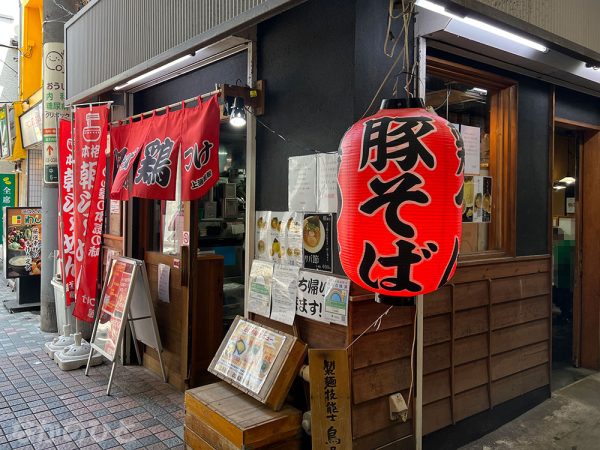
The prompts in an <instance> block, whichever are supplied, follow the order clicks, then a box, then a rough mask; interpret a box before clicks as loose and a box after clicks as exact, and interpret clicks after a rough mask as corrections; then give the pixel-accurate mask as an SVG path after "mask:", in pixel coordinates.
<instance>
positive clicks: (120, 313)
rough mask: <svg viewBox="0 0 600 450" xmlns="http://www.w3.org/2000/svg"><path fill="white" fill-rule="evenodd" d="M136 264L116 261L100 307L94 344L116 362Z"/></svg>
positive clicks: (122, 260) (121, 260)
mask: <svg viewBox="0 0 600 450" xmlns="http://www.w3.org/2000/svg"><path fill="white" fill-rule="evenodd" d="M134 269H135V263H134V262H129V261H127V260H124V259H116V260H114V262H113V264H112V267H111V269H110V273H109V276H108V280H107V282H106V288H105V289H104V295H103V297H102V300H101V305H100V311H99V314H100V317H99V319H98V328H97V329H96V334H95V336H94V340H93V343H94V344H95V346H96V347H97V349H98V350H99V351H100V352H101V353H102V354H104V356H106V357H107V358H109V359H110V360H114V357H115V353H116V349H117V345H118V343H119V339H120V337H121V333H122V332H123V323H124V319H125V311H126V306H127V301H128V299H129V293H130V291H131V287H132V284H133V283H132V281H133V272H134Z"/></svg>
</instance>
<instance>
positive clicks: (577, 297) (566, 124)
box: [549, 115, 600, 369]
mask: <svg viewBox="0 0 600 450" xmlns="http://www.w3.org/2000/svg"><path fill="white" fill-rule="evenodd" d="M556 127H560V128H563V129H568V130H574V131H578V132H580V133H581V134H582V135H583V137H584V142H586V141H589V139H590V138H592V137H594V136H595V135H597V134H598V133H599V132H600V126H598V125H593V124H589V123H585V122H579V121H574V120H570V119H566V118H562V117H557V116H556V115H554V120H553V127H552V136H551V142H552V154H551V156H552V157H551V160H550V184H551V183H552V169H553V163H554V134H555V132H556ZM583 148H584V143H582V144H579V146H578V149H577V150H578V154H579V158H578V162H577V164H578V168H577V170H578V178H579V179H578V180H577V201H576V202H575V230H576V231H575V233H576V235H575V255H576V258H575V273H574V282H575V284H574V287H573V347H572V355H571V359H572V362H573V365H574V366H575V367H580V365H581V363H582V361H581V360H582V358H581V348H582V345H581V343H582V341H583V339H584V336H583V326H582V321H583V320H584V317H583V315H582V310H583V296H582V274H583V215H582V208H583V198H584V197H583V184H584V183H583V159H584V158H583ZM599 151H600V145H599ZM550 196H552V186H550ZM550 198H552V197H550ZM550 220H551V221H552V203H550ZM550 232H551V231H550ZM549 245H550V246H552V240H550V242H549ZM588 338H593V336H588ZM596 338H597V339H600V335H599V336H596ZM598 352H599V355H597V357H596V360H597V361H598V362H600V345H599V346H598ZM585 365H586V367H589V368H594V369H598V368H600V367H592V366H590V365H589V363H588V364H585Z"/></svg>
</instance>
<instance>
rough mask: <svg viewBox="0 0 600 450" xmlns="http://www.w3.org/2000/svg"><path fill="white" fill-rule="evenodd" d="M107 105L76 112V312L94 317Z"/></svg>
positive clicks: (84, 318)
mask: <svg viewBox="0 0 600 450" xmlns="http://www.w3.org/2000/svg"><path fill="white" fill-rule="evenodd" d="M108 112H109V108H108V106H107V105H100V106H90V107H88V106H85V107H81V108H78V109H76V111H75V136H74V143H75V147H74V167H75V170H74V175H75V176H74V198H75V208H76V211H75V213H74V215H75V220H74V225H75V233H74V236H75V309H74V311H73V315H74V316H75V317H77V318H78V319H81V320H84V321H86V322H92V321H93V320H94V306H95V303H96V289H97V286H96V283H97V279H98V264H99V261H100V247H101V244H102V225H103V221H104V194H105V183H106V179H105V175H106V152H105V148H106V144H107V128H108Z"/></svg>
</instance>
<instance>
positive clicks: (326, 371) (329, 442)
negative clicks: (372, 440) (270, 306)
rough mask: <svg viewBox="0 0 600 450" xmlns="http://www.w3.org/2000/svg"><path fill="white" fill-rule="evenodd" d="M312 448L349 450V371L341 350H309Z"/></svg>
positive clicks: (346, 353)
mask: <svg viewBox="0 0 600 450" xmlns="http://www.w3.org/2000/svg"><path fill="white" fill-rule="evenodd" d="M308 365H309V371H310V409H311V411H312V430H311V439H312V448H322V449H327V450H343V449H347V448H352V447H353V445H352V427H351V423H352V419H351V408H350V370H349V365H348V352H347V351H346V350H344V349H339V350H337V349H330V350H321V349H309V350H308Z"/></svg>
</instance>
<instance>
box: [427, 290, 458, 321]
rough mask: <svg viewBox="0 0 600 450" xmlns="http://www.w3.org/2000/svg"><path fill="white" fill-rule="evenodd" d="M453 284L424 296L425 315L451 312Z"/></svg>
mask: <svg viewBox="0 0 600 450" xmlns="http://www.w3.org/2000/svg"><path fill="white" fill-rule="evenodd" d="M451 290H452V286H451V285H446V286H444V287H442V288H441V289H438V290H437V291H435V292H432V293H431V294H427V295H425V296H424V301H423V316H424V317H431V316H436V315H439V314H446V313H449V312H450V310H451V305H450V303H451V301H452V299H451V296H452V292H451Z"/></svg>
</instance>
